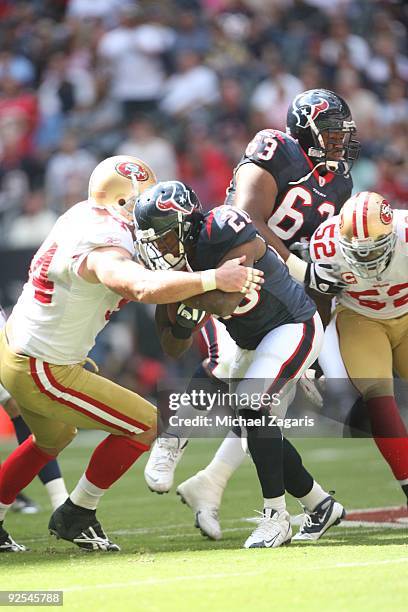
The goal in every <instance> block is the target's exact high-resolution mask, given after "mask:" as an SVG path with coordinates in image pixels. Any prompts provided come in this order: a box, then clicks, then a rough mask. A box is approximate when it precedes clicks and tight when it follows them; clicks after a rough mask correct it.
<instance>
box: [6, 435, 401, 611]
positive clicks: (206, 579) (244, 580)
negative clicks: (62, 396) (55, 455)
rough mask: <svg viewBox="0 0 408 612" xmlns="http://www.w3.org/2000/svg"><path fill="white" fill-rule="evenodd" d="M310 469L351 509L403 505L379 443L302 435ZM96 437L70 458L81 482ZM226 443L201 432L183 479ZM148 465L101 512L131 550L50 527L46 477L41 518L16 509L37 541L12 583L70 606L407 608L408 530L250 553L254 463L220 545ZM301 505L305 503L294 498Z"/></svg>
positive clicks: (38, 495)
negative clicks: (59, 597)
mask: <svg viewBox="0 0 408 612" xmlns="http://www.w3.org/2000/svg"><path fill="white" fill-rule="evenodd" d="M295 442H296V446H297V447H298V448H299V449H302V450H303V453H304V460H305V463H306V465H307V466H308V467H309V469H310V470H311V471H312V472H313V473H314V474H315V475H316V477H318V479H319V480H320V482H321V483H322V484H323V485H324V486H325V487H326V488H328V489H332V488H333V489H336V495H337V497H338V499H339V500H341V501H342V502H343V503H344V504H345V505H346V507H347V508H349V509H352V508H369V507H377V506H393V505H394V506H395V505H400V504H402V502H403V498H402V495H401V493H400V489H399V487H398V486H397V485H396V484H395V483H394V481H393V479H392V477H391V474H390V472H389V470H388V468H387V467H386V465H385V464H384V463H383V461H382V459H381V458H380V457H379V455H378V453H377V451H376V449H375V448H374V445H373V443H372V442H371V440H328V439H325V440H316V439H315V440H307V441H300V440H298V441H295ZM95 444H96V438H95V439H94V440H90V439H89V437H83V438H80V439H79V440H78V441H77V442H76V443H75V444H74V445H72V446H71V447H70V448H69V449H67V450H66V451H65V452H64V453H63V454H62V456H61V465H62V467H63V470H64V475H65V478H66V480H67V484H68V485H69V488H70V487H72V486H73V485H74V484H75V482H76V480H77V478H78V477H79V476H80V475H81V473H82V470H83V468H84V466H85V465H86V462H87V458H88V456H89V454H90V452H91V448H92V447H93V446H94V445H95ZM216 445H217V441H213V442H208V441H204V440H193V441H192V442H191V443H190V445H189V448H188V449H187V451H186V454H185V456H184V458H183V461H182V463H181V464H180V466H179V468H178V471H177V479H176V480H177V482H181V481H182V480H183V479H184V478H186V477H187V476H189V475H191V474H193V473H194V472H195V471H196V470H197V469H199V468H201V467H202V466H203V465H205V463H206V462H207V460H208V459H209V457H210V456H211V454H212V449H213V448H215V447H216ZM144 463H145V460H142V461H140V462H138V464H137V465H136V466H135V467H134V468H133V469H132V470H131V471H130V472H129V473H128V474H126V476H125V477H124V478H123V479H122V480H121V481H120V482H119V483H118V484H117V485H116V486H115V487H114V489H112V491H110V492H109V493H108V494H107V495H106V496H105V499H104V500H103V503H102V504H101V508H100V511H99V518H100V520H101V522H102V524H103V526H104V527H105V529H106V531H107V532H108V533H109V534H110V535H111V536H112V537H114V538H115V540H116V541H118V543H119V544H120V545H121V547H122V552H121V553H119V554H103V553H97V554H89V553H84V552H81V551H80V550H79V549H76V548H75V547H73V546H71V545H69V544H68V543H61V542H57V541H56V540H55V539H50V538H49V536H48V535H47V521H48V517H49V514H50V510H49V508H48V502H47V498H46V496H45V493H44V491H43V489H42V486H41V484H40V483H39V482H34V483H33V484H32V485H30V487H29V488H28V489H27V493H29V494H30V495H32V496H33V497H35V499H36V500H38V501H39V502H40V503H41V504H42V507H43V510H42V511H41V512H40V513H39V514H37V515H20V514H10V515H9V516H8V519H7V526H8V529H9V531H10V532H11V533H12V535H13V536H14V537H15V539H16V540H17V541H21V542H22V543H25V544H27V545H28V546H30V549H31V551H30V552H29V553H27V554H14V555H2V556H1V558H0V564H1V566H2V567H1V571H0V585H1V587H0V588H1V589H8V590H10V589H23V590H27V589H62V590H63V591H64V608H65V609H68V610H91V609H92V608H93V609H95V610H97V611H98V612H99V611H100V610H109V611H110V610H119V609H120V610H143V611H156V610H157V611H162V610H166V611H167V610H168V611H173V610H182V611H184V610H196V611H201V610H202V611H205V612H207V611H208V610H216V611H218V610H219V611H221V610H254V611H256V612H258V611H259V612H261V611H263V610H265V611H266V610H277V611H281V610H295V609H299V610H302V611H308V610H318V609H321V608H323V609H325V610H329V611H336V612H337V611H343V610H344V611H350V610H359V611H360V610H361V611H363V610H364V611H368V610H376V611H379V610H387V611H388V610H389V609H392V610H393V611H394V612H395V611H398V610H406V609H407V604H408V545H407V544H408V538H407V531H406V530H405V529H382V528H373V527H371V528H367V527H364V528H355V527H354V528H353V527H338V528H334V529H332V530H330V532H329V533H328V534H327V535H326V537H324V538H323V539H322V540H320V541H319V542H318V543H315V544H292V545H290V546H288V547H284V548H279V549H273V550H272V549H268V550H243V549H242V544H243V542H244V540H245V538H246V536H247V535H248V534H249V533H250V531H251V529H252V528H253V525H251V524H250V523H248V522H246V521H245V517H250V516H253V515H254V510H255V509H258V510H259V509H260V507H261V498H260V492H259V489H258V484H257V481H256V478H255V473H254V469H253V467H252V464H251V462H250V460H249V459H248V460H247V462H246V463H245V464H244V465H243V466H242V468H241V469H240V470H239V472H237V473H236V474H235V476H234V477H233V479H232V480H231V483H230V486H229V487H228V489H227V492H226V494H225V498H224V505H223V507H222V512H221V520H222V524H223V528H224V539H223V540H222V541H220V542H209V541H207V540H206V539H204V538H203V537H202V536H201V535H200V533H199V531H198V530H197V529H195V528H194V527H193V520H192V514H191V511H190V510H189V509H188V508H187V507H186V506H184V505H182V504H181V503H180V501H179V499H178V498H177V497H176V495H175V492H174V491H173V492H171V493H170V494H169V495H163V496H158V495H155V494H153V493H151V492H150V491H149V490H148V489H147V487H146V486H145V484H144V480H143V473H142V472H143V467H144ZM289 504H290V505H289V509H290V511H291V512H292V513H293V514H298V513H299V511H300V508H299V506H298V504H297V503H296V502H294V501H293V500H290V502H289Z"/></svg>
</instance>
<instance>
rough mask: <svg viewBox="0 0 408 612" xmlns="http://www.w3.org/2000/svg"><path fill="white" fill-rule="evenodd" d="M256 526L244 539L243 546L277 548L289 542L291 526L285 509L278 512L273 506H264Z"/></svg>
mask: <svg viewBox="0 0 408 612" xmlns="http://www.w3.org/2000/svg"><path fill="white" fill-rule="evenodd" d="M259 514H261V517H260V518H257V522H258V526H257V527H256V528H255V529H254V531H253V532H252V533H251V535H250V536H249V538H247V539H246V542H245V544H244V548H277V547H278V546H282V545H283V544H290V541H291V539H292V527H291V525H290V516H289V514H288V512H286V510H285V511H284V512H278V511H277V510H274V509H273V508H264V510H263V512H262V513H261V512H260V513H259Z"/></svg>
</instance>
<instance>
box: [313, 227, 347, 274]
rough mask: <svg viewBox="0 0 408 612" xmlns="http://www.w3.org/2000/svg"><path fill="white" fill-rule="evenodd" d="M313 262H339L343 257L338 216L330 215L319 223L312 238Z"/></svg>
mask: <svg viewBox="0 0 408 612" xmlns="http://www.w3.org/2000/svg"><path fill="white" fill-rule="evenodd" d="M309 249H310V258H311V260H312V262H317V263H328V264H334V263H336V264H338V263H339V262H340V260H341V258H342V256H341V252H340V248H339V238H338V216H336V217H330V218H329V219H327V220H326V221H324V222H323V223H321V224H320V225H319V227H318V228H317V230H316V231H315V232H314V234H313V236H312V237H311V239H310V246H309Z"/></svg>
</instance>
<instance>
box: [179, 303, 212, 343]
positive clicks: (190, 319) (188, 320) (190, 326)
mask: <svg viewBox="0 0 408 612" xmlns="http://www.w3.org/2000/svg"><path fill="white" fill-rule="evenodd" d="M205 315H206V312H205V311H204V310H198V308H191V306H186V305H185V304H180V306H179V307H178V308H177V314H176V322H175V324H174V325H173V327H172V334H173V336H174V337H175V338H179V339H180V340H184V339H187V338H189V337H190V336H191V334H192V333H193V330H194V328H195V327H197V325H199V324H200V323H201V321H202V320H203V319H204V317H205Z"/></svg>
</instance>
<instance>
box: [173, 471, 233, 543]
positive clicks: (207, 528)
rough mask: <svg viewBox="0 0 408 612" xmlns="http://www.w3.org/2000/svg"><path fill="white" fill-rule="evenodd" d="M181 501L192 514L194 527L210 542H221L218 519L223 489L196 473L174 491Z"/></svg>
mask: <svg viewBox="0 0 408 612" xmlns="http://www.w3.org/2000/svg"><path fill="white" fill-rule="evenodd" d="M176 492H177V495H179V496H180V497H181V501H182V502H183V503H184V504H187V506H189V507H190V508H191V510H192V511H193V512H194V515H195V526H196V527H197V528H198V529H200V531H201V533H202V534H203V536H206V537H207V538H210V540H221V537H222V531H221V526H220V522H219V519H218V511H219V507H220V504H221V497H222V493H223V489H222V488H221V487H219V486H217V485H215V484H214V483H213V482H212V481H211V480H210V479H209V478H208V476H206V475H205V474H204V472H203V471H200V472H198V473H197V474H195V476H192V477H191V478H189V479H188V480H185V481H184V482H182V483H181V484H180V485H179V486H178V487H177V489H176Z"/></svg>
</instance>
